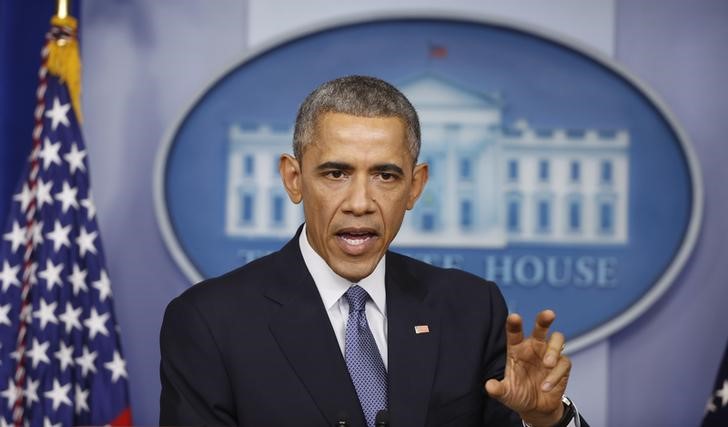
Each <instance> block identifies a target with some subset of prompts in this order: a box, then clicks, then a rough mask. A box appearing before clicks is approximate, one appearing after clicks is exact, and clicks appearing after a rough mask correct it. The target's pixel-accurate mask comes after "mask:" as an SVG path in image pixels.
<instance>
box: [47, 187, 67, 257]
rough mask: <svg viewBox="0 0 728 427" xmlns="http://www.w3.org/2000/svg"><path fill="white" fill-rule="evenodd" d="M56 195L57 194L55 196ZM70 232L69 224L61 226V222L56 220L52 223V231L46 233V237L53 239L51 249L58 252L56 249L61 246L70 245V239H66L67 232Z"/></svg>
mask: <svg viewBox="0 0 728 427" xmlns="http://www.w3.org/2000/svg"><path fill="white" fill-rule="evenodd" d="M56 197H58V196H56ZM70 232H71V225H70V224H69V225H67V226H65V227H64V226H62V225H61V222H60V221H58V220H56V222H55V223H54V224H53V231H51V232H50V233H47V234H46V238H48V239H50V240H52V241H53V251H54V252H58V250H59V249H60V248H61V247H63V246H66V247H69V248H70V247H71V241H70V240H69V239H68V234H69V233H70Z"/></svg>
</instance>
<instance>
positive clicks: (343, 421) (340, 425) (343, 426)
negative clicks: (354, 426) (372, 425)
mask: <svg viewBox="0 0 728 427" xmlns="http://www.w3.org/2000/svg"><path fill="white" fill-rule="evenodd" d="M337 417H338V418H339V421H337V422H336V424H334V427H349V416H348V415H346V412H344V411H339V415H338V416H337Z"/></svg>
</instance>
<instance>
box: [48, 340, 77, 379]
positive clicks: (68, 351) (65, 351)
mask: <svg viewBox="0 0 728 427" xmlns="http://www.w3.org/2000/svg"><path fill="white" fill-rule="evenodd" d="M60 346H61V348H59V349H58V351H57V352H55V353H53V355H54V356H56V359H58V363H60V364H61V372H63V371H65V370H66V368H67V367H69V366H73V364H74V363H73V346H67V345H66V343H65V342H63V341H61V342H60Z"/></svg>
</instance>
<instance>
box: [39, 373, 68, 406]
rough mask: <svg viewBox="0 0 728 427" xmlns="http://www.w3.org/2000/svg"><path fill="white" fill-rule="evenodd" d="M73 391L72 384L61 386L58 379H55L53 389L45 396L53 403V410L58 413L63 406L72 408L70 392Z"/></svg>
mask: <svg viewBox="0 0 728 427" xmlns="http://www.w3.org/2000/svg"><path fill="white" fill-rule="evenodd" d="M70 391H71V384H70V383H69V384H66V385H63V386H62V385H61V384H60V383H59V382H58V379H57V378H54V379H53V388H52V389H51V390H49V391H47V392H45V393H43V395H44V396H45V397H46V398H47V399H50V400H52V401H53V410H54V411H57V410H58V408H59V407H60V406H61V404H63V405H68V406H71V399H69V398H68V392H70Z"/></svg>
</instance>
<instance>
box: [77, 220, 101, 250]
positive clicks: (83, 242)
mask: <svg viewBox="0 0 728 427" xmlns="http://www.w3.org/2000/svg"><path fill="white" fill-rule="evenodd" d="M98 234H99V233H98V232H96V231H92V232H90V233H89V232H88V231H87V230H86V227H81V231H79V233H78V237H76V244H77V245H78V250H79V251H80V253H81V256H82V257H83V256H85V255H86V252H91V253H92V254H94V255H95V254H96V245H94V240H96V236H98Z"/></svg>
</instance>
